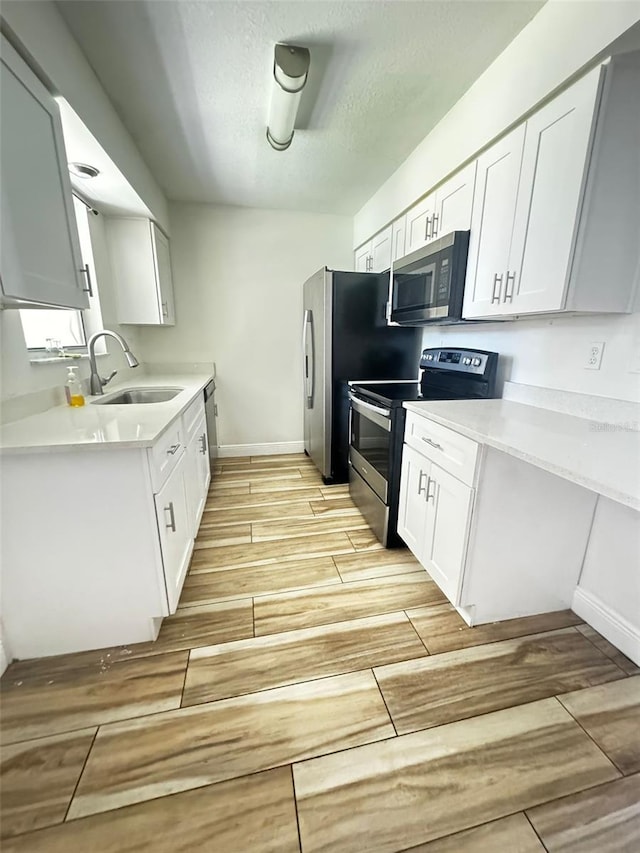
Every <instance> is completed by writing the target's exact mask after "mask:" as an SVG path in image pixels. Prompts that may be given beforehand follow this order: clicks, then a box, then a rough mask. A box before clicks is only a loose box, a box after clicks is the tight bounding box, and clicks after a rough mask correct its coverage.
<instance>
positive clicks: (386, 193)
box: [353, 0, 640, 246]
mask: <svg viewBox="0 0 640 853" xmlns="http://www.w3.org/2000/svg"><path fill="white" fill-rule="evenodd" d="M638 21H640V4H638V3H637V2H629V0H586V1H585V0H574V2H567V0H548V2H547V3H546V5H545V6H543V7H542V9H541V10H540V12H538V14H537V15H536V16H535V17H534V18H533V20H532V21H531V22H530V23H529V24H528V25H527V26H526V27H525V28H524V29H523V30H522V31H521V32H520V33H519V34H518V35H517V36H516V38H515V39H514V40H513V41H512V42H511V44H510V45H509V46H508V47H507V48H506V49H505V50H504V51H503V52H502V53H501V54H500V56H498V58H497V59H496V60H495V61H494V62H493V63H492V64H491V65H490V66H489V68H488V69H487V70H486V71H485V72H484V73H483V74H482V75H481V76H480V77H479V78H478V80H477V81H476V82H475V83H474V84H473V86H471V88H470V89H469V90H468V91H467V92H466V93H465V94H464V95H463V97H462V98H460V100H459V101H458V103H457V104H456V105H455V106H454V107H453V108H452V109H451V110H450V111H449V112H448V113H447V115H446V116H445V117H444V118H443V119H442V120H441V121H440V122H439V123H438V124H437V125H436V127H435V128H434V129H433V130H432V131H431V133H430V134H429V135H428V136H427V137H426V138H425V139H424V140H423V141H422V142H421V143H420V144H419V145H418V147H417V148H416V149H415V150H414V151H413V152H412V154H410V155H409V157H408V158H407V159H406V160H405V162H404V163H403V164H402V165H401V166H400V167H399V168H398V169H397V170H396V171H395V172H394V174H393V175H392V176H391V177H390V178H389V179H388V180H387V181H386V183H384V184H383V185H382V186H381V187H380V189H379V190H378V191H377V192H376V193H375V195H373V196H372V197H371V199H369V201H368V202H367V203H366V204H365V205H364V206H363V207H362V209H361V210H360V211H359V212H358V213H357V214H356V216H355V219H354V241H353V245H354V246H359V245H361V244H362V243H364V242H365V241H366V240H368V239H369V237H371V236H372V235H373V234H375V233H376V231H379V230H380V228H382V227H383V226H384V225H386V224H387V223H388V222H390V221H391V220H392V219H394V218H395V217H396V216H398V215H399V214H400V213H402V211H403V210H405V209H406V208H408V207H410V206H411V205H412V204H413V203H414V202H415V201H416V200H417V199H418V198H420V197H421V196H423V195H425V194H426V193H427V192H428V191H429V190H430V189H431V188H432V187H434V186H435V185H436V184H438V183H439V182H440V181H442V180H443V179H444V178H445V177H446V176H447V175H449V174H451V173H452V172H454V171H456V170H457V169H458V167H460V166H462V165H463V163H465V162H466V161H468V160H470V159H472V158H473V157H474V155H475V154H476V153H477V152H478V151H479V150H480V149H482V148H484V147H486V146H487V145H488V144H489V143H490V142H491V141H492V140H493V139H495V138H496V137H497V136H499V135H500V134H501V133H503V132H504V131H505V130H506V129H507V128H508V127H510V126H511V125H513V124H515V123H517V122H518V121H519V120H520V119H521V117H522V116H523V115H524V114H525V113H527V112H529V111H530V110H532V109H533V108H534V107H535V106H536V104H538V103H539V102H540V101H542V100H544V99H545V98H547V97H549V96H550V95H551V94H552V93H553V92H554V91H555V90H557V89H558V88H559V87H561V86H563V85H564V84H566V82H567V81H568V80H569V79H570V78H571V77H572V76H575V75H576V74H577V73H578V72H579V71H580V70H581V69H583V68H585V66H587V65H589V64H591V63H594V62H595V60H596V58H597V57H603V56H606V55H607V49H608V48H609V46H610V45H611V44H612V43H613V42H614V41H615V40H616V39H618V38H619V37H620V36H621V35H622V34H623V33H625V31H626V30H628V29H629V28H630V27H632V26H633V25H634V24H637V23H638ZM632 46H633V45H627V46H626V47H627V49H630V48H631V47H632Z"/></svg>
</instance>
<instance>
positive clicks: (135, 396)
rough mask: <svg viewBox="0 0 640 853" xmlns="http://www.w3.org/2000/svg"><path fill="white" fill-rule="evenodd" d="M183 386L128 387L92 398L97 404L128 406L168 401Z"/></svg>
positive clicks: (181, 389)
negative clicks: (101, 396)
mask: <svg viewBox="0 0 640 853" xmlns="http://www.w3.org/2000/svg"><path fill="white" fill-rule="evenodd" d="M183 390H184V389H183V388H127V390H126V391H120V392H119V393H118V394H113V396H111V397H105V398H104V399H102V400H92V401H91V402H92V403H93V404H94V405H97V406H126V405H132V404H136V405H137V404H139V403H166V402H167V400H173V398H174V397H176V396H177V395H178V394H179V393H180V392H181V391H183Z"/></svg>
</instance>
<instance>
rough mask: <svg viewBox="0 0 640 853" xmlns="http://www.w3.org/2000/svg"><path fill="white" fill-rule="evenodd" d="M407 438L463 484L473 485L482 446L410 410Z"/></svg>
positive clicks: (411, 444) (418, 449)
mask: <svg viewBox="0 0 640 853" xmlns="http://www.w3.org/2000/svg"><path fill="white" fill-rule="evenodd" d="M404 440H405V442H406V443H407V444H408V445H409V446H410V447H413V448H414V449H415V450H417V451H418V452H419V453H422V454H423V455H424V456H427V457H428V458H429V459H431V460H432V461H433V462H435V463H436V464H437V465H439V466H440V467H441V468H443V469H444V470H445V471H448V472H449V473H450V474H453V476H454V477H457V478H458V479H459V480H462V482H463V483H467V484H468V485H470V486H472V485H473V479H474V475H475V471H476V460H477V458H478V447H479V445H478V444H477V443H476V442H475V441H472V440H471V439H470V438H466V436H464V435H460V433H458V432H455V431H454V430H452V429H448V427H444V426H441V425H440V424H437V423H436V422H435V421H430V420H429V419H428V418H423V417H421V416H420V415H416V414H415V413H414V412H407V419H406V425H405V430H404Z"/></svg>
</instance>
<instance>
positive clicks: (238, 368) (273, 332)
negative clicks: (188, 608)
mask: <svg viewBox="0 0 640 853" xmlns="http://www.w3.org/2000/svg"><path fill="white" fill-rule="evenodd" d="M170 218H171V257H172V266H173V277H174V295H175V302H176V318H177V325H176V326H175V327H174V328H164V329H162V328H161V329H141V330H140V341H141V352H142V356H143V358H144V359H145V361H154V362H162V361H181V362H185V361H193V362H206V361H215V362H216V366H217V380H216V381H217V387H218V390H217V392H216V399H217V402H218V410H219V420H218V441H219V443H220V445H221V446H222V447H226V448H227V449H228V450H229V452H238V453H242V449H241V448H237V447H236V446H237V445H255V444H269V443H289V442H301V441H302V440H303V422H302V415H303V411H302V360H301V352H300V349H301V343H300V342H301V314H302V285H303V283H304V281H305V280H306V279H307V278H308V277H309V276H310V275H312V274H313V273H314V272H316V270H318V269H319V268H320V267H321V266H323V265H327V266H329V267H334V268H336V269H341V268H342V269H351V268H352V263H353V261H352V253H351V226H352V221H351V219H350V218H347V217H342V216H331V215H326V214H312V213H298V212H289V211H281V210H255V209H250V208H233V207H214V206H211V205H195V204H171V205H170ZM230 446H231V447H230Z"/></svg>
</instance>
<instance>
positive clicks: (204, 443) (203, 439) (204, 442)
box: [200, 433, 207, 456]
mask: <svg viewBox="0 0 640 853" xmlns="http://www.w3.org/2000/svg"><path fill="white" fill-rule="evenodd" d="M206 452H207V437H206V435H205V434H204V433H202V435H201V436H200V453H202V455H203V456H205V455H206Z"/></svg>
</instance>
